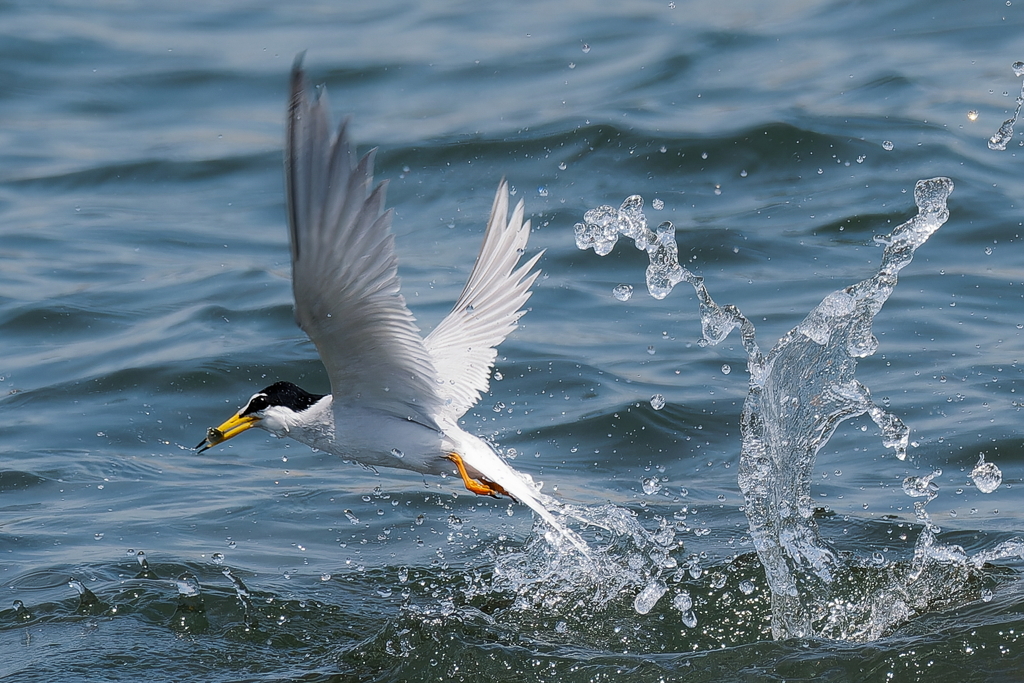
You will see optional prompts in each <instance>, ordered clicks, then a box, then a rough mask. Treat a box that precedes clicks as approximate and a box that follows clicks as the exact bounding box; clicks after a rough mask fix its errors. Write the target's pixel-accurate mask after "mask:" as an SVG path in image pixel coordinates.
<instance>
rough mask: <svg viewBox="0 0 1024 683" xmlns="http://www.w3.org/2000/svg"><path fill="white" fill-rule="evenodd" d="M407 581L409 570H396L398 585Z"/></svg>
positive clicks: (401, 568)
mask: <svg viewBox="0 0 1024 683" xmlns="http://www.w3.org/2000/svg"><path fill="white" fill-rule="evenodd" d="M408 580H409V568H408V567H399V568H398V583H405V582H406V581H408Z"/></svg>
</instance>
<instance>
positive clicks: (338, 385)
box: [285, 56, 440, 424]
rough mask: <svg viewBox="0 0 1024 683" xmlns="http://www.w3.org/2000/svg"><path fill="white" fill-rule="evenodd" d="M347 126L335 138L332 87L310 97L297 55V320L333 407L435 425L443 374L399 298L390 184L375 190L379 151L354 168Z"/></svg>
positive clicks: (292, 179) (291, 187)
mask: <svg viewBox="0 0 1024 683" xmlns="http://www.w3.org/2000/svg"><path fill="white" fill-rule="evenodd" d="M346 127H347V121H346V122H343V123H342V124H341V127H340V129H339V131H338V134H337V135H336V136H335V137H334V138H333V139H332V137H331V128H330V112H329V108H328V104H327V94H326V91H322V92H321V93H320V96H319V97H314V98H312V99H311V97H310V94H309V87H308V84H307V82H306V77H305V74H304V72H303V70H302V65H301V56H300V57H299V59H296V61H295V65H294V67H293V68H292V77H291V100H290V102H289V106H288V131H287V141H286V149H285V183H286V186H287V200H288V223H289V227H290V230H291V247H292V288H293V290H294V293H295V319H296V322H298V324H299V327H301V328H302V329H303V330H304V331H305V332H306V334H308V335H309V338H310V339H312V340H313V343H314V344H316V348H317V351H319V352H320V358H321V360H322V361H323V363H324V365H325V366H326V368H327V374H328V376H329V377H330V379H331V390H332V392H333V394H334V397H335V401H338V402H345V401H346V400H350V401H353V402H358V403H359V404H360V405H362V406H364V407H367V408H373V409H377V410H383V411H385V412H389V413H391V414H394V415H397V416H399V417H412V418H414V419H417V420H420V421H423V422H425V423H426V424H432V419H431V415H433V414H434V413H435V411H436V406H437V405H438V404H439V402H440V399H439V397H438V394H437V389H436V387H437V384H436V378H437V373H436V371H435V370H434V366H433V364H432V362H431V357H430V354H429V353H428V352H427V350H426V348H425V347H424V344H423V339H422V338H421V337H420V334H419V328H417V326H416V323H415V320H414V318H413V316H412V313H411V312H410V311H409V309H408V308H407V307H406V305H405V299H403V298H402V295H401V294H399V280H398V263H397V259H396V258H395V249H394V237H393V236H392V234H391V211H390V210H388V211H383V208H384V194H385V189H386V183H380V184H379V185H377V186H376V187H374V188H373V189H372V190H371V189H370V188H371V186H372V184H373V152H372V151H371V152H370V153H368V154H367V155H366V156H364V157H363V158H362V159H360V160H359V161H358V163H357V162H356V157H355V155H354V152H353V148H352V143H351V142H350V141H349V137H348V133H347V130H346ZM382 211H383V212H382Z"/></svg>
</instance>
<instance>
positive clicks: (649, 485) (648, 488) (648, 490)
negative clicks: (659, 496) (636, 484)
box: [640, 477, 661, 496]
mask: <svg viewBox="0 0 1024 683" xmlns="http://www.w3.org/2000/svg"><path fill="white" fill-rule="evenodd" d="M640 486H641V488H643V490H644V493H645V494H647V495H648V496H653V495H654V494H655V493H657V492H658V491H660V490H661V482H660V481H659V480H658V478H657V477H646V478H644V479H641V480H640Z"/></svg>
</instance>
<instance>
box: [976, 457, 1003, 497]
mask: <svg viewBox="0 0 1024 683" xmlns="http://www.w3.org/2000/svg"><path fill="white" fill-rule="evenodd" d="M971 480H972V481H973V482H974V485H975V486H977V487H978V490H979V491H981V492H982V493H992V492H993V491H995V490H996V489H997V488H999V485H1000V484H1002V483H1003V473H1002V471H1000V469H999V468H998V467H996V464H995V463H992V462H985V454H984V453H980V454H979V457H978V464H977V465H975V466H974V469H973V470H971Z"/></svg>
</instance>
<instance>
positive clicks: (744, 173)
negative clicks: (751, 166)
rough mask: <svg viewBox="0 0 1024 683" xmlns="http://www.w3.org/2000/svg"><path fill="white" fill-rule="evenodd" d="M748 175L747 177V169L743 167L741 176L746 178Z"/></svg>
mask: <svg viewBox="0 0 1024 683" xmlns="http://www.w3.org/2000/svg"><path fill="white" fill-rule="evenodd" d="M746 177H747V169H743V170H742V171H740V178H746Z"/></svg>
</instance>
